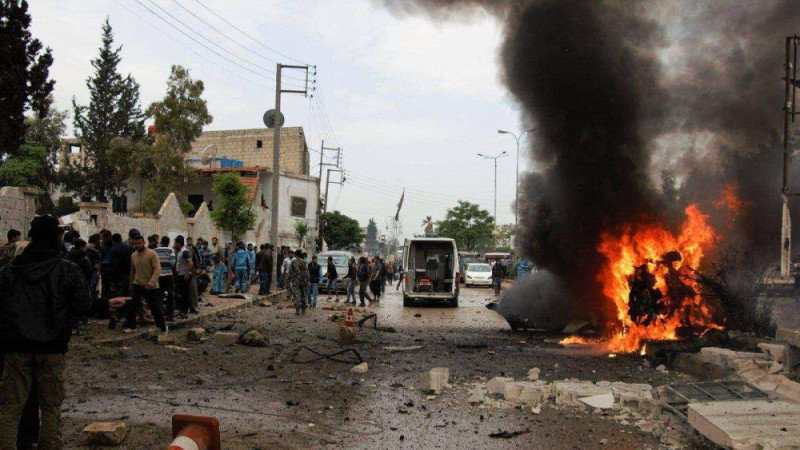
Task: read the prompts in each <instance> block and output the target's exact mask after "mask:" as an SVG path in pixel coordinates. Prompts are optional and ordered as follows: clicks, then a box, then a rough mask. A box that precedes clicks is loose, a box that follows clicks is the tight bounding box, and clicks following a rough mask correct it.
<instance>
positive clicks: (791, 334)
mask: <svg viewBox="0 0 800 450" xmlns="http://www.w3.org/2000/svg"><path fill="white" fill-rule="evenodd" d="M775 339H777V340H779V341H781V342H785V343H787V344H791V345H794V346H795V347H800V329H796V328H778V331H777V332H776V333H775Z"/></svg>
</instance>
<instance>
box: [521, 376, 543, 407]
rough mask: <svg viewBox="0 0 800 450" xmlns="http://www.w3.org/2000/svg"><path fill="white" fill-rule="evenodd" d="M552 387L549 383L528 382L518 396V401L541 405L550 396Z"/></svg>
mask: <svg viewBox="0 0 800 450" xmlns="http://www.w3.org/2000/svg"><path fill="white" fill-rule="evenodd" d="M550 392H551V387H550V385H549V384H547V383H544V382H541V381H537V382H534V383H528V384H526V385H525V387H524V388H523V389H522V392H521V393H520V394H519V397H517V401H518V402H519V403H522V404H524V405H540V404H542V403H545V402H546V401H547V400H548V399H549V398H550Z"/></svg>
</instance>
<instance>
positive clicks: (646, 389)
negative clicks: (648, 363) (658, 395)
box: [611, 381, 653, 398]
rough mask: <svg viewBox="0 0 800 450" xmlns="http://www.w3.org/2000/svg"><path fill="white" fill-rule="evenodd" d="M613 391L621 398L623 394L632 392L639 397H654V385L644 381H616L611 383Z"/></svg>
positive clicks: (615, 395)
mask: <svg viewBox="0 0 800 450" xmlns="http://www.w3.org/2000/svg"><path fill="white" fill-rule="evenodd" d="M611 391H612V392H614V397H616V398H619V397H620V396H621V395H622V394H630V395H633V396H636V397H638V398H653V386H650V385H649V384H644V383H623V382H622V381H615V382H613V383H611Z"/></svg>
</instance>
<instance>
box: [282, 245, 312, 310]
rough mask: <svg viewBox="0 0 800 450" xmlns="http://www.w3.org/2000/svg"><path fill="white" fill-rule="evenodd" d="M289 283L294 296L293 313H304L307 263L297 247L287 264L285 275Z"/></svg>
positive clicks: (306, 305) (306, 306) (305, 306)
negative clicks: (289, 262)
mask: <svg viewBox="0 0 800 450" xmlns="http://www.w3.org/2000/svg"><path fill="white" fill-rule="evenodd" d="M287 277H288V278H289V283H290V284H291V293H292V296H293V297H294V307H295V314H296V315H300V314H301V313H302V314H305V313H306V308H308V304H307V301H306V293H307V290H308V280H309V276H308V265H307V264H306V262H305V258H303V251H302V250H300V249H297V250H296V251H295V252H294V259H293V260H292V262H291V264H290V265H289V273H288V275H287Z"/></svg>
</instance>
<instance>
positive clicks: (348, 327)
mask: <svg viewBox="0 0 800 450" xmlns="http://www.w3.org/2000/svg"><path fill="white" fill-rule="evenodd" d="M355 340H356V323H355V319H353V308H347V316H346V317H345V319H344V323H343V324H342V326H340V327H339V344H340V345H350V344H352V343H353V342H355Z"/></svg>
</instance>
